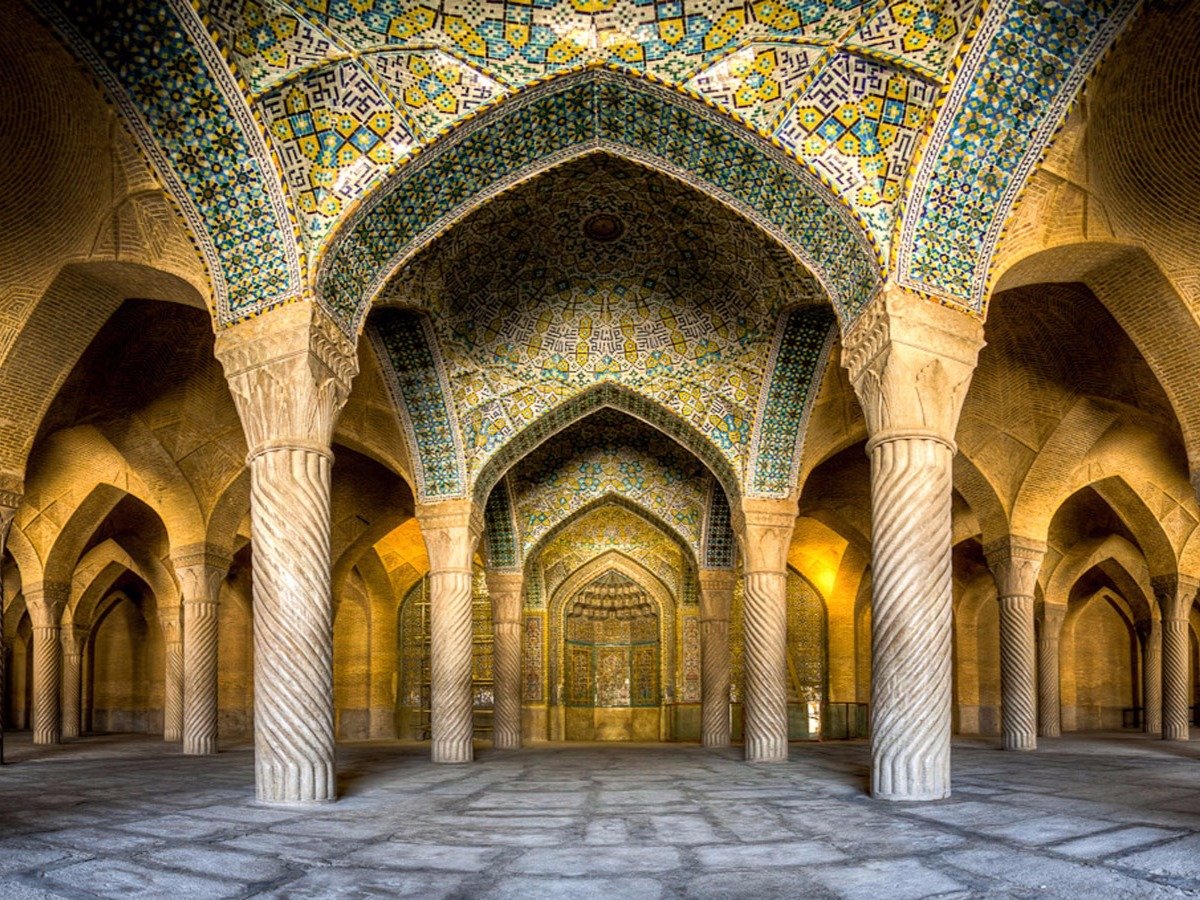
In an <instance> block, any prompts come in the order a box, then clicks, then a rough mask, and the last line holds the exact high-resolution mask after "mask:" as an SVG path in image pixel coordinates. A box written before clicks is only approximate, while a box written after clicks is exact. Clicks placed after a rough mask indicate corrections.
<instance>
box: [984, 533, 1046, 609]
mask: <svg viewBox="0 0 1200 900" xmlns="http://www.w3.org/2000/svg"><path fill="white" fill-rule="evenodd" d="M983 554H984V556H986V557H987V562H988V568H990V569H991V570H992V578H994V579H995V580H996V592H997V593H998V594H999V595H1000V597H1002V598H1003V597H1032V596H1033V595H1034V592H1035V590H1036V588H1037V578H1038V571H1039V570H1040V569H1041V567H1042V559H1043V558H1044V557H1045V555H1046V544H1045V543H1044V542H1043V541H1035V540H1033V539H1032V538H1024V537H1018V536H1016V535H1010V536H1009V537H1006V538H1002V539H1001V540H998V541H996V542H995V543H993V544H989V545H988V546H986V547H984V548H983Z"/></svg>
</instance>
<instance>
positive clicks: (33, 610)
mask: <svg viewBox="0 0 1200 900" xmlns="http://www.w3.org/2000/svg"><path fill="white" fill-rule="evenodd" d="M70 591H71V586H70V585H69V584H61V583H57V582H39V583H37V584H31V585H29V586H28V587H27V588H25V607H26V609H28V610H29V618H30V619H31V620H32V622H33V742H34V743H35V744H57V743H58V742H59V741H60V740H61V739H62V714H61V712H60V705H59V689H60V687H61V682H60V679H61V677H62V648H61V647H60V646H59V636H58V628H59V622H60V620H61V617H62V613H63V610H64V609H65V608H66V605H67V598H68V597H69V596H70Z"/></svg>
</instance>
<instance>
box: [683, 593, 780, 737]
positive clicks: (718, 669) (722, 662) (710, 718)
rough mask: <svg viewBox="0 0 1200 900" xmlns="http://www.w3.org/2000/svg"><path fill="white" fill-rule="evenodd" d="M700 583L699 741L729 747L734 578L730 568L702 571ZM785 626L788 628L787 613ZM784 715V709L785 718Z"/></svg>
mask: <svg viewBox="0 0 1200 900" xmlns="http://www.w3.org/2000/svg"><path fill="white" fill-rule="evenodd" d="M699 581H700V685H701V688H700V690H701V693H700V703H701V706H700V719H701V727H700V742H701V743H702V744H703V745H704V746H705V747H728V746H729V741H730V723H729V666H730V659H729V610H730V607H731V606H732V604H733V586H734V582H735V581H736V576H735V574H734V573H733V571H732V570H729V569H701V570H700V573H699ZM784 627H785V629H786V627H787V612H786V610H785V611H784ZM785 652H786V651H785ZM786 712H787V711H786V709H785V710H784V714H785V715H786Z"/></svg>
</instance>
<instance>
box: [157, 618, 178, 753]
mask: <svg viewBox="0 0 1200 900" xmlns="http://www.w3.org/2000/svg"><path fill="white" fill-rule="evenodd" d="M182 614H183V611H182V608H181V607H179V606H160V607H159V608H158V624H159V626H160V627H161V628H162V633H163V740H164V741H166V742H168V743H179V742H180V741H182V740H183V620H182V618H181V617H182Z"/></svg>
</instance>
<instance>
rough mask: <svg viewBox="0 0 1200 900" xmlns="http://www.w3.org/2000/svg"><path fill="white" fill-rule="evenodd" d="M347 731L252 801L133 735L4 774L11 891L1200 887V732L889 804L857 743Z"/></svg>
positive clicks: (1104, 745)
mask: <svg viewBox="0 0 1200 900" xmlns="http://www.w3.org/2000/svg"><path fill="white" fill-rule="evenodd" d="M427 753H428V751H427V749H426V748H425V747H422V746H420V745H416V744H401V743H370V744H352V745H345V746H342V747H340V748H339V771H340V773H341V775H340V782H341V796H342V799H341V800H339V801H338V802H337V803H336V804H330V805H325V806H320V807H315V808H309V809H283V808H278V807H268V806H259V805H257V804H256V803H255V802H254V801H253V800H252V799H251V798H252V796H253V769H252V763H253V760H252V755H251V751H250V749H249V748H248V747H239V748H231V749H228V750H226V751H224V752H222V753H221V754H220V755H219V756H217V757H216V758H208V759H203V758H190V757H185V756H182V755H181V754H180V753H179V752H178V751H177V750H176V749H174V748H168V747H165V746H164V745H163V744H162V743H161V742H159V741H154V740H150V739H147V738H137V737H107V738H87V739H84V740H81V741H76V742H73V743H71V744H69V745H65V746H62V747H55V748H34V747H32V746H31V745H30V744H29V742H28V737H27V736H17V737H16V738H15V739H12V738H11V737H10V742H9V758H10V759H11V760H12V761H13V762H14V763H15V765H11V766H7V767H5V768H3V769H0V898H8V897H47V896H53V897H58V896H65V897H82V896H95V895H99V896H105V897H117V896H119V897H163V896H172V897H176V898H192V897H197V898H203V897H239V896H252V895H264V896H272V897H334V896H355V897H368V896H389V897H421V898H436V897H498V898H503V897H511V898H519V900H537V898H543V897H545V898H555V900H559V898H571V897H594V898H604V900H610V898H623V897H631V898H655V897H713V898H729V897H734V898H736V897H761V898H775V897H817V898H821V897H848V898H858V897H861V898H872V900H876V898H878V900H906V898H921V897H1081V896H1092V897H1105V898H1107V897H1139V898H1140V897H1182V896H1200V744H1191V745H1170V744H1165V743H1163V742H1162V741H1154V740H1150V739H1147V738H1143V737H1140V736H1129V735H1106V736H1095V737H1089V738H1079V737H1072V738H1063V739H1060V740H1053V741H1045V742H1044V744H1043V749H1042V750H1040V751H1039V752H1038V753H1036V754H1013V753H1004V752H1002V751H999V750H997V749H995V748H994V745H993V744H991V743H990V742H981V741H966V740H963V741H957V742H956V744H955V752H954V780H955V791H956V792H955V796H954V798H953V799H951V800H948V801H945V802H943V803H935V804H906V805H895V804H885V803H878V802H875V801H872V800H871V799H869V798H868V797H867V796H866V795H865V793H864V787H865V784H866V776H867V765H868V759H869V757H868V750H867V746H866V745H865V744H863V743H828V744H798V745H795V746H793V748H792V758H791V760H790V761H789V762H787V763H783V764H773V765H757V766H749V765H746V764H744V763H743V762H741V761H740V759H739V758H738V757H739V751H738V750H737V749H732V750H728V751H708V750H704V749H702V748H700V747H697V746H692V745H653V746H647V745H642V746H630V745H620V746H614V745H595V744H593V745H558V746H545V745H542V746H536V747H531V748H526V749H524V750H521V751H519V752H496V751H492V750H490V749H489V748H487V747H480V748H479V754H478V755H479V760H478V761H477V762H476V763H475V764H473V765H469V766H434V765H433V764H431V763H430V762H429V761H428V759H427Z"/></svg>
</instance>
